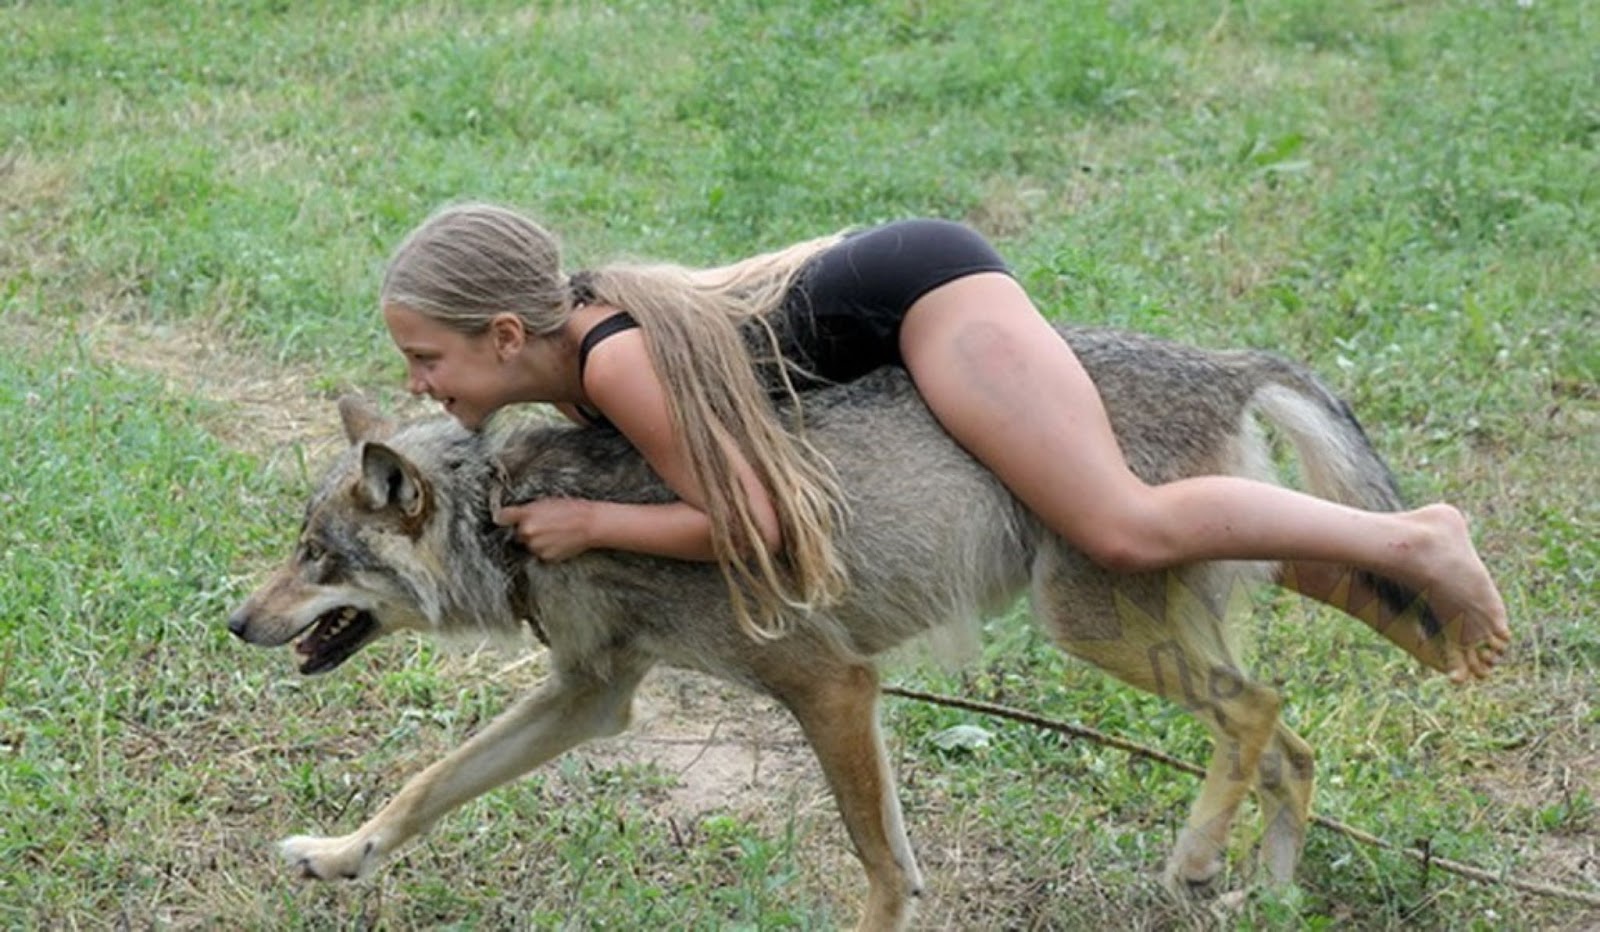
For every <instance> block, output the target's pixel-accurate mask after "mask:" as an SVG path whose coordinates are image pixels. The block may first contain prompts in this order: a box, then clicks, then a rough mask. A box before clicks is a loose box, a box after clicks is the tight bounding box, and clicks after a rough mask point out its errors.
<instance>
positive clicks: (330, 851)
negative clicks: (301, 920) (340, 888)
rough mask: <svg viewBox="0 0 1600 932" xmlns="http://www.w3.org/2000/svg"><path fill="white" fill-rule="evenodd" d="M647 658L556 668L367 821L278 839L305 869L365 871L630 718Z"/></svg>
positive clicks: (345, 873)
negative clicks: (597, 670)
mask: <svg viewBox="0 0 1600 932" xmlns="http://www.w3.org/2000/svg"><path fill="white" fill-rule="evenodd" d="M648 669H649V666H648V664H644V665H640V666H638V667H637V668H636V669H624V668H623V666H622V665H621V664H618V668H617V670H616V672H615V673H614V675H613V677H612V678H611V679H610V680H606V681H601V680H596V679H587V678H582V677H575V676H559V675H558V676H554V677H552V678H551V679H550V680H549V681H548V682H547V683H545V684H544V685H543V686H541V687H540V688H539V690H538V691H537V692H536V693H534V694H533V695H532V696H529V697H528V698H526V699H524V700H522V701H521V702H520V703H518V704H517V705H515V706H513V707H512V708H511V709H510V710H508V711H506V712H505V713H503V714H502V715H500V717H498V718H496V719H495V720H494V721H493V722H491V723H490V724H489V725H488V726H487V727H486V728H484V729H483V731H481V732H479V733H478V734H476V735H474V736H473V737H472V738H471V739H470V740H469V741H467V743H465V744H463V745H462V746H461V747H459V748H457V749H456V750H454V751H452V752H451V753H450V754H449V755H447V756H446V757H445V758H443V759H442V760H440V761H438V762H437V763H435V764H433V765H432V766H431V767H429V768H428V769H426V770H424V771H423V772H422V773H420V774H418V775H417V776H415V777H413V778H412V779H411V781H410V782H409V783H407V784H406V785H405V788H404V789H402V790H401V791H400V793H399V795H397V796H396V797H395V798H394V799H393V800H391V801H390V802H389V803H388V805H386V806H384V807H383V808H382V809H381V810H379V812H378V814H377V815H375V816H373V817H372V818H371V819H369V820H367V822H366V824H364V825H362V826H361V827H360V828H358V829H356V830H355V831H354V832H351V833H350V834H348V835H343V836H340V837H336V838H317V837H310V836H295V837H293V838H288V839H285V840H284V841H283V842H281V843H280V844H279V850H280V851H281V852H282V854H283V856H284V857H285V858H286V859H287V860H288V861H289V862H290V863H291V864H293V865H295V866H296V867H298V868H299V870H300V872H301V874H302V875H304V876H305V877H307V878H311V879H318V880H337V879H355V878H357V877H365V876H367V875H368V874H370V873H372V871H373V870H374V869H376V868H377V866H378V865H379V864H380V863H381V862H382V861H383V859H384V858H385V857H387V856H388V855H390V854H391V853H393V852H394V851H395V850H396V849H397V848H399V846H400V845H402V844H404V843H405V842H406V841H407V840H409V839H410V838H411V837H412V836H414V835H417V834H419V833H421V832H424V831H426V830H427V829H428V828H429V827H430V826H431V825H432V824H433V823H434V822H435V821H437V820H438V819H439V817H440V816H443V815H444V814H445V813H447V812H449V811H450V810H452V809H454V808H456V807H457V806H459V805H461V804H462V803H465V802H467V801H469V800H471V799H473V798H474V797H477V796H479V795H480V794H482V793H485V792H487V791H489V790H490V789H493V788H494V787H496V786H499V785H500V784H502V783H505V782H507V781H509V780H512V779H514V778H516V777H519V776H521V775H523V774H524V773H527V772H528V771H529V770H532V769H533V768H534V767H536V766H538V765H539V764H542V763H544V762H545V761H547V760H549V759H551V758H552V757H555V756H557V755H558V754H561V753H562V752H564V751H567V750H569V749H570V748H573V747H575V746H577V745H579V744H582V743H583V742H585V741H588V740H589V739H591V738H596V737H601V736H605V735H612V734H616V733H618V732H620V731H622V729H624V728H626V727H627V725H628V710H629V706H630V703H631V700H632V698H633V693H634V690H635V689H636V688H637V687H638V685H639V681H640V679H641V678H643V676H644V674H645V671H646V670H648Z"/></svg>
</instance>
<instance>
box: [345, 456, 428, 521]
mask: <svg viewBox="0 0 1600 932" xmlns="http://www.w3.org/2000/svg"><path fill="white" fill-rule="evenodd" d="M355 493H356V496H357V497H358V498H359V499H360V500H361V502H362V503H363V504H365V505H366V506H367V507H368V508H372V509H375V510H376V509H383V508H393V509H395V510H397V511H399V512H400V514H401V515H402V516H404V517H405V518H406V519H407V520H408V521H411V522H420V521H421V520H422V519H423V518H425V517H427V512H428V505H429V499H430V489H429V488H428V482H427V480H425V479H423V478H422V475H421V474H420V473H418V472H417V468H416V467H415V466H413V465H411V463H410V462H409V461H408V460H406V458H405V457H403V456H401V455H400V454H398V453H396V452H395V451H394V450H392V449H390V448H389V447H387V446H385V445H383V444H382V443H379V442H377V441H376V440H368V441H364V442H363V443H362V444H361V481H360V482H358V483H356V487H355Z"/></svg>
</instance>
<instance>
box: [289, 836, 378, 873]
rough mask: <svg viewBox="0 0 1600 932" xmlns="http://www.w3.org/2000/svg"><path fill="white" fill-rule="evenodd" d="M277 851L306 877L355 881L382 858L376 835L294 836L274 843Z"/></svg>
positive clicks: (369, 870) (370, 870) (370, 871)
mask: <svg viewBox="0 0 1600 932" xmlns="http://www.w3.org/2000/svg"><path fill="white" fill-rule="evenodd" d="M278 853H280V854H282V855H283V858H284V860H286V861H288V862H289V863H290V864H292V865H294V867H295V869H297V870H298V871H300V876H301V877H304V878H305V879H307V880H358V879H360V878H362V877H365V876H367V875H368V874H371V873H372V871H373V869H374V868H376V867H377V866H378V862H379V861H380V860H382V859H383V855H382V853H381V852H380V851H379V848H378V842H377V839H376V838H362V837H358V836H356V835H345V836H343V837H341V838H317V837H314V836H310V835H296V836H294V837H293V838H285V839H284V840H283V841H280V842H278Z"/></svg>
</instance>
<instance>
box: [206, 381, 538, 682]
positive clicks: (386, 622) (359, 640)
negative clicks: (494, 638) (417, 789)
mask: <svg viewBox="0 0 1600 932" xmlns="http://www.w3.org/2000/svg"><path fill="white" fill-rule="evenodd" d="M339 414H340V417H341V419H342V420H343V422H344V429H345V436H346V437H347V438H348V439H349V441H350V447H349V449H347V450H346V451H345V453H344V455H343V456H341V457H340V458H339V459H338V460H337V461H336V462H335V463H334V464H333V465H332V466H331V467H330V468H329V470H328V471H327V473H326V474H325V475H324V477H323V480H322V484H321V487H320V488H319V489H318V491H317V492H316V493H315V494H314V495H313V496H312V498H311V501H310V503H309V504H308V505H307V507H306V512H305V520H304V521H303V522H302V524H301V527H300V537H299V541H298V542H297V544H296V546H295V549H294V553H293V554H292V555H291V556H290V557H289V559H288V561H287V562H286V563H284V564H283V565H282V566H281V567H279V568H278V570H277V571H276V572H274V573H273V574H272V577H271V578H270V579H268V580H267V581H266V583H265V584H263V585H262V586H261V588H260V589H258V590H256V592H255V593H253V594H252V595H251V596H250V597H249V598H248V599H246V600H245V602H244V604H243V605H242V606H240V607H239V609H238V610H237V611H235V612H234V613H233V615H232V616H231V617H230V618H229V619H228V629H229V630H230V631H232V632H233V633H234V634H235V635H237V636H238V637H240V638H242V639H244V640H245V641H248V642H250V643H252V644H257V645H260V646H263V647H276V646H279V645H282V644H287V643H289V642H291V641H293V642H295V644H294V649H295V652H296V653H297V654H299V655H300V657H301V663H300V672H302V673H306V674H313V673H322V672H325V671H327V670H331V669H333V668H334V667H337V666H339V665H340V664H341V663H343V662H345V661H346V660H348V659H349V658H350V657H351V656H352V655H354V654H355V653H356V652H357V651H358V650H360V649H361V648H362V647H364V646H366V645H367V644H370V643H372V642H373V641H374V640H376V639H378V638H379V637H381V636H382V635H384V634H386V633H388V632H390V631H395V630H402V629H411V630H416V631H423V632H428V633H450V632H452V631H453V632H456V633H460V632H461V631H462V630H463V629H465V630H467V631H469V632H470V631H473V630H476V631H477V632H478V633H480V634H486V633H493V631H494V630H496V629H503V628H504V627H505V626H506V625H507V624H508V623H514V618H513V617H512V616H513V613H512V612H511V610H510V607H509V602H508V598H509V596H508V588H509V587H508V583H507V577H506V574H505V572H504V570H503V568H502V567H501V566H500V563H499V561H497V560H493V559H489V558H488V555H487V550H486V547H487V545H488V541H487V538H486V534H487V533H488V532H487V531H486V525H487V524H488V514H487V504H486V501H485V496H486V490H487V486H488V475H489V470H490V467H489V465H488V461H487V458H486V457H485V455H484V453H483V443H482V440H481V438H480V437H479V436H478V435H474V434H471V433H468V432H467V431H465V430H463V429H462V428H460V427H459V426H457V425H456V424H455V423H454V422H453V421H450V420H449V419H447V418H436V419H431V420H427V421H420V422H417V423H415V424H410V425H406V426H404V427H401V426H398V425H396V424H395V423H394V422H393V421H390V420H389V419H387V418H384V417H383V416H381V415H380V414H379V413H378V412H377V410H376V409H374V408H373V407H371V406H370V405H369V404H367V403H366V402H363V401H360V400H359V399H355V398H344V399H341V400H340V402H339Z"/></svg>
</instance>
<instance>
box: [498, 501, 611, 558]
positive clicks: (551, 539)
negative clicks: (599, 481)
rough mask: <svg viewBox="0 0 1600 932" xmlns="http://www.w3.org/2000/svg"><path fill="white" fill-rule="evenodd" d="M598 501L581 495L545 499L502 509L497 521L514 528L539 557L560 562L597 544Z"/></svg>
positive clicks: (524, 542)
mask: <svg viewBox="0 0 1600 932" xmlns="http://www.w3.org/2000/svg"><path fill="white" fill-rule="evenodd" d="M596 504H597V503H595V502H591V501H588V500H586V499H581V498H543V499H539V500H538V501H534V502H527V503H526V504H522V505H508V506H506V507H505V508H501V509H500V510H499V511H496V512H495V513H494V523H495V524H498V525H500V526H502V527H509V528H511V529H513V530H514V531H515V532H516V535H517V540H518V541H520V542H521V543H522V546H524V547H526V548H528V552H529V553H531V554H533V555H534V556H535V557H538V558H539V559H540V560H544V561H545V562H547V563H556V562H559V561H561V560H570V559H572V558H573V557H575V556H577V555H578V554H580V553H583V552H584V551H585V550H589V549H590V548H591V547H592V546H593V540H594V535H593V528H594V513H595V506H596Z"/></svg>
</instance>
